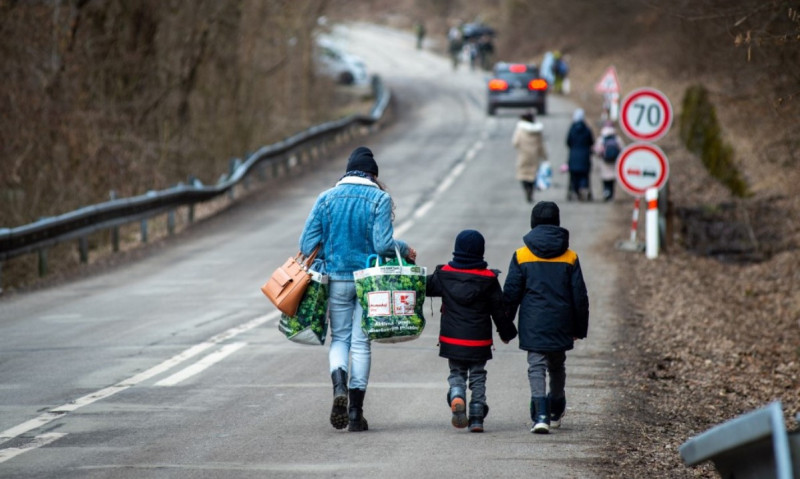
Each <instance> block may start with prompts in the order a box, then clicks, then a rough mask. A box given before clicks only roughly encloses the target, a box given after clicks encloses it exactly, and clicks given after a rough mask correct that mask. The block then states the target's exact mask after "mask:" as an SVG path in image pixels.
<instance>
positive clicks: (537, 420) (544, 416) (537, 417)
mask: <svg viewBox="0 0 800 479" xmlns="http://www.w3.org/2000/svg"><path fill="white" fill-rule="evenodd" d="M531 421H533V427H531V432H535V433H536V434H547V433H549V432H550V401H549V400H548V399H547V396H542V397H532V398H531Z"/></svg>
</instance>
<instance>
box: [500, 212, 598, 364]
mask: <svg viewBox="0 0 800 479" xmlns="http://www.w3.org/2000/svg"><path fill="white" fill-rule="evenodd" d="M523 241H524V243H525V246H523V247H522V248H519V249H518V250H517V251H515V252H514V254H513V255H512V257H511V264H510V265H509V272H508V277H507V278H506V282H505V285H504V286H503V301H504V302H505V307H506V315H507V316H508V317H509V318H514V316H516V314H517V309H519V320H518V329H519V347H520V349H524V350H526V351H536V352H552V351H567V350H570V349H572V348H573V347H574V341H573V338H579V339H583V338H585V337H586V334H587V331H588V329H589V297H588V293H587V291H586V284H585V283H584V280H583V273H582V272H581V266H580V262H579V261H578V255H577V254H576V253H575V252H574V251H572V250H571V249H569V231H567V230H566V229H564V228H562V227H560V226H554V225H546V224H545V225H538V226H536V227H534V228H533V229H532V230H530V232H528V234H526V235H525V236H524V237H523Z"/></svg>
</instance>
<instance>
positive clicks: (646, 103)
mask: <svg viewBox="0 0 800 479" xmlns="http://www.w3.org/2000/svg"><path fill="white" fill-rule="evenodd" d="M672 117H673V114H672V105H671V104H670V102H669V100H668V99H667V96H666V95H664V94H663V93H661V92H660V91H658V90H656V89H654V88H639V89H637V90H634V91H632V92H631V93H630V94H628V96H626V97H625V99H624V100H623V101H622V108H621V121H620V123H621V125H622V130H623V131H624V132H625V134H626V135H628V136H629V137H631V138H633V139H636V140H640V141H655V140H658V139H659V138H661V137H662V136H664V135H666V134H667V132H668V131H669V128H670V126H671V125H672Z"/></svg>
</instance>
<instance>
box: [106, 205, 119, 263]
mask: <svg viewBox="0 0 800 479" xmlns="http://www.w3.org/2000/svg"><path fill="white" fill-rule="evenodd" d="M108 197H109V199H110V200H112V201H113V200H116V199H117V192H116V191H114V190H111V192H109V194H108ZM111 251H113V252H114V253H118V252H119V226H114V227H113V228H111Z"/></svg>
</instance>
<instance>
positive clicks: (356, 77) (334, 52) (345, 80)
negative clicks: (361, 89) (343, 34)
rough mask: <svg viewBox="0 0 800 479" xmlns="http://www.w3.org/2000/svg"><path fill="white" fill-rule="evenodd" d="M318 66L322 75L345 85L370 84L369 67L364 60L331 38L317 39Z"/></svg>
mask: <svg viewBox="0 0 800 479" xmlns="http://www.w3.org/2000/svg"><path fill="white" fill-rule="evenodd" d="M316 66H317V69H318V71H319V72H320V73H322V74H323V75H327V76H329V77H331V78H333V79H334V80H336V82H337V83H341V84H343V85H366V84H367V83H369V76H368V75H367V65H366V64H365V63H364V60H362V59H361V58H359V57H358V56H356V55H353V54H350V53H348V52H346V51H345V50H344V49H343V48H342V47H341V46H340V45H339V44H337V43H336V42H335V41H333V40H331V39H329V38H325V37H320V38H317V50H316Z"/></svg>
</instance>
